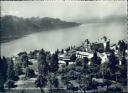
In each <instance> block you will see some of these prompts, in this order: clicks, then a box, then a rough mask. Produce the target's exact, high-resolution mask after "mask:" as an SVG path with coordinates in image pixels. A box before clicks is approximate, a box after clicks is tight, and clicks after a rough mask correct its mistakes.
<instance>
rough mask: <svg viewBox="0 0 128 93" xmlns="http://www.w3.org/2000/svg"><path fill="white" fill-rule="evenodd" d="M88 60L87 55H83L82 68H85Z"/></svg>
mask: <svg viewBox="0 0 128 93" xmlns="http://www.w3.org/2000/svg"><path fill="white" fill-rule="evenodd" d="M88 62H89V59H88V58H87V57H84V58H83V59H82V65H83V68H84V69H86V68H87V65H88Z"/></svg>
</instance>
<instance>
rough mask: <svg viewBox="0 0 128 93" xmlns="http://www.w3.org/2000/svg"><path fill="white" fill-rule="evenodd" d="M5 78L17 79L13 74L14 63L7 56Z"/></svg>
mask: <svg viewBox="0 0 128 93" xmlns="http://www.w3.org/2000/svg"><path fill="white" fill-rule="evenodd" d="M7 79H8V80H17V79H18V77H17V76H16V75H15V71H14V63H13V60H12V59H11V58H8V69H7Z"/></svg>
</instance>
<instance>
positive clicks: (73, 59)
mask: <svg viewBox="0 0 128 93" xmlns="http://www.w3.org/2000/svg"><path fill="white" fill-rule="evenodd" d="M76 58H77V57H76V54H72V55H71V56H70V60H71V61H72V62H75V60H76Z"/></svg>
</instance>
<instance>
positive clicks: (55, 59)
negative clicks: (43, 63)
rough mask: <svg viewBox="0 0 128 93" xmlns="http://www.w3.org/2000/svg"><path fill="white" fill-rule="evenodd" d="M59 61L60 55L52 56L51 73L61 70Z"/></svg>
mask: <svg viewBox="0 0 128 93" xmlns="http://www.w3.org/2000/svg"><path fill="white" fill-rule="evenodd" d="M58 61H59V59H58V54H57V53H55V54H52V57H51V63H50V71H51V72H56V71H57V70H58V68H59V63H58Z"/></svg>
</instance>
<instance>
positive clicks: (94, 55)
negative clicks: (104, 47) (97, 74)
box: [91, 51, 101, 65]
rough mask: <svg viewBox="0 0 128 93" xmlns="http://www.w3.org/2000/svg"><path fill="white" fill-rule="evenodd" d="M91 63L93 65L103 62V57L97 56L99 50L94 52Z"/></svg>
mask: <svg viewBox="0 0 128 93" xmlns="http://www.w3.org/2000/svg"><path fill="white" fill-rule="evenodd" d="M91 64H92V65H95V64H96V65H100V64H101V58H100V57H98V56H97V52H96V51H95V52H94V53H93V57H92V58H91Z"/></svg>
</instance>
